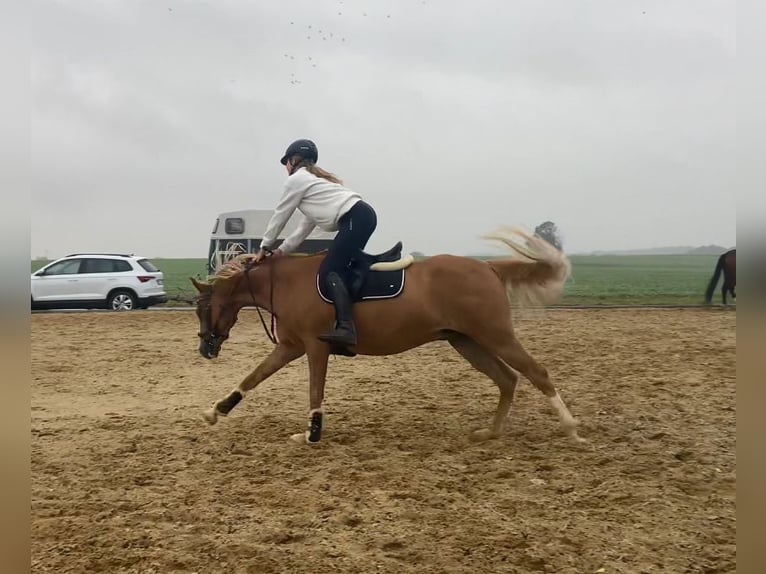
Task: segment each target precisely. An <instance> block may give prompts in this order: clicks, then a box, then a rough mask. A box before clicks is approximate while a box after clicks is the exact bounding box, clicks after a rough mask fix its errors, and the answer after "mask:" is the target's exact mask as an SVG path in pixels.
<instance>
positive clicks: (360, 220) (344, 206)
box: [255, 139, 378, 346]
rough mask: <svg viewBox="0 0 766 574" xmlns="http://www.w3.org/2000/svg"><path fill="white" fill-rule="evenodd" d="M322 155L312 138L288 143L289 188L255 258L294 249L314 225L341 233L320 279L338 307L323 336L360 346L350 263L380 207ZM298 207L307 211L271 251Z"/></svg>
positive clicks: (372, 227) (374, 223)
mask: <svg viewBox="0 0 766 574" xmlns="http://www.w3.org/2000/svg"><path fill="white" fill-rule="evenodd" d="M318 158H319V152H318V151H317V147H316V145H315V144H314V142H312V141H311V140H307V139H299V140H296V141H294V142H293V143H291V144H290V145H289V146H288V148H287V151H285V154H284V156H283V157H282V159H281V163H282V165H284V166H285V167H286V168H287V173H288V177H287V181H286V182H285V189H284V192H283V193H282V198H281V199H280V200H279V203H278V204H277V207H276V209H275V210H274V215H272V217H271V220H270V221H269V224H268V225H267V227H266V231H265V232H264V234H263V240H262V241H261V246H260V250H259V251H258V253H257V254H256V256H255V260H256V261H260V260H261V259H263V258H264V257H265V256H266V254H267V253H269V252H272V253H273V254H274V255H277V256H279V255H282V254H284V253H290V252H291V251H293V250H294V249H296V248H297V247H298V246H299V245H300V244H301V243H302V242H303V240H304V239H306V237H308V235H309V233H311V232H312V231H313V229H314V227H319V228H320V229H323V230H325V231H337V232H338V233H337V234H336V235H335V238H334V239H333V241H332V244H331V245H330V247H329V250H328V252H327V255H326V256H325V258H324V260H323V261H322V263H321V265H320V267H319V279H320V281H322V285H324V286H325V287H326V288H327V290H328V291H329V292H330V294H331V296H332V300H333V306H334V307H335V319H336V321H335V328H334V329H333V330H332V331H330V332H329V333H325V334H322V335H320V336H319V338H320V339H321V340H322V341H325V342H327V343H334V344H340V345H343V346H352V345H355V344H356V329H355V327H354V322H353V318H352V314H351V306H352V302H351V297H350V296H349V292H348V268H349V263H350V261H351V258H352V256H353V255H354V254H355V253H356V252H357V251H359V250H362V249H364V247H365V246H366V245H367V241H368V240H369V238H370V236H371V235H372V233H373V231H375V228H376V226H377V223H378V219H377V215H376V213H375V210H374V209H373V208H372V207H371V206H370V205H369V204H368V203H367V202H365V201H364V200H362V198H361V196H360V195H359V194H358V193H356V192H355V191H352V190H350V189H348V188H347V187H345V186H344V185H343V182H342V181H341V180H340V179H338V178H337V177H336V176H335V175H333V174H332V173H329V172H327V171H325V170H323V169H322V168H321V167H319V166H317V165H316V162H317V159H318ZM296 209H297V210H298V211H300V212H301V213H302V214H303V217H302V218H301V222H300V224H299V225H298V227H297V229H296V230H295V231H294V232H293V233H292V234H291V235H290V236H288V237H287V238H286V239H285V240H284V242H282V245H280V247H279V249H276V250H272V249H271V247H273V245H274V243H275V242H276V239H277V236H278V235H279V233H280V232H281V231H282V229H283V228H284V226H285V224H286V223H287V221H288V220H289V219H290V216H291V215H292V214H293V212H294V211H295V210H296Z"/></svg>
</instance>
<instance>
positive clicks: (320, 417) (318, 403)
mask: <svg viewBox="0 0 766 574" xmlns="http://www.w3.org/2000/svg"><path fill="white" fill-rule="evenodd" d="M306 354H307V355H308V362H309V422H308V429H307V430H306V431H304V432H302V433H298V434H294V435H293V436H292V437H290V438H292V439H293V440H294V441H296V442H299V443H301V444H304V443H305V444H317V443H318V442H319V439H320V438H321V437H322V423H323V422H324V412H323V411H322V401H323V400H324V384H325V379H326V378H327V361H328V359H329V357H330V351H329V347H328V346H327V345H325V344H323V343H319V344H316V345H313V344H312V345H311V347H310V348H309V349H307V350H306Z"/></svg>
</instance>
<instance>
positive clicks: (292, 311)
mask: <svg viewBox="0 0 766 574" xmlns="http://www.w3.org/2000/svg"><path fill="white" fill-rule="evenodd" d="M486 238H487V239H493V240H497V241H500V242H501V243H503V244H505V245H506V246H507V247H509V248H510V249H511V251H512V252H513V254H514V255H516V256H515V257H513V258H508V259H502V260H493V261H489V262H485V261H480V260H476V259H471V258H468V257H459V256H453V255H437V256H433V257H430V258H428V259H425V260H422V261H417V262H414V263H412V258H411V257H410V259H409V260H407V261H405V260H400V262H399V263H397V262H393V263H387V264H386V266H387V267H388V268H389V270H390V269H396V268H397V265H398V266H399V268H404V267H406V269H405V270H404V273H406V286H404V285H403V289H402V290H401V293H400V294H398V295H396V296H395V297H393V298H389V299H386V300H384V299H378V300H363V301H360V302H357V303H356V304H355V305H354V307H353V316H354V321H355V323H356V328H357V336H358V343H357V346H356V348H355V349H353V352H354V353H357V354H361V355H392V354H396V353H401V352H404V351H407V350H409V349H413V348H415V347H418V346H420V345H423V344H425V343H428V342H431V341H437V340H446V341H448V342H449V343H450V345H452V347H454V348H455V350H456V351H457V352H458V353H460V354H461V355H462V356H463V357H464V358H465V359H466V360H467V361H468V362H469V363H470V364H471V365H472V366H473V367H474V368H475V369H477V370H478V371H480V372H482V373H484V374H485V375H486V376H487V377H489V378H490V379H492V380H493V381H494V382H495V383H496V384H497V386H498V388H499V389H500V399H499V403H498V405H497V409H496V412H495V415H494V419H493V421H492V424H491V426H490V427H489V428H487V429H482V430H478V431H474V433H472V436H471V438H472V439H473V440H486V439H489V438H494V437H498V436H500V435H501V433H502V432H503V430H504V428H505V422H506V418H507V416H508V413H509V410H510V407H511V403H512V401H513V397H514V392H515V389H516V383H517V381H518V375H517V373H516V371H518V372H519V373H521V374H522V375H524V376H525V377H526V378H527V379H529V380H530V381H531V382H532V384H533V385H534V386H535V387H536V388H537V389H539V390H540V391H541V392H542V393H543V394H544V395H545V396H546V397H547V398H548V400H549V401H550V405H551V406H552V407H553V409H554V410H555V412H556V413H557V414H558V417H559V419H560V423H561V425H562V427H563V430H564V432H565V433H566V434H567V435H568V436H570V437H571V438H572V439H574V440H576V441H584V439H581V438H580V437H579V436H578V434H577V430H576V427H577V422H576V421H575V419H574V418H573V417H572V415H571V414H570V412H569V410H568V408H567V407H566V405H565V404H564V402H563V401H562V399H561V397H560V396H559V393H558V392H557V390H556V388H555V387H554V385H553V383H552V382H551V379H550V377H549V376H548V371H547V370H546V369H545V367H543V366H542V365H541V364H539V363H538V362H537V361H536V360H535V359H534V358H532V357H531V356H530V355H529V354H528V353H527V352H526V351H525V350H524V348H523V347H522V345H521V343H520V342H519V341H518V340H517V339H516V337H515V335H514V331H513V326H512V324H511V301H512V300H515V301H518V302H520V303H522V304H525V305H530V304H531V305H541V304H543V305H544V304H548V303H551V302H553V301H555V300H557V299H558V298H559V296H560V295H561V291H562V289H563V285H564V283H565V282H566V280H567V278H568V277H569V274H570V271H571V267H570V263H569V260H568V259H567V257H566V256H565V255H564V254H563V253H562V252H560V251H558V250H557V249H555V248H554V247H553V246H551V245H550V244H549V243H547V242H546V241H544V240H543V239H542V238H540V237H539V236H537V235H534V236H533V235H531V234H529V233H527V232H525V231H519V230H501V231H499V232H496V233H494V234H491V235H488V236H486ZM399 248H401V244H399ZM323 256H324V253H322V254H318V255H313V256H303V257H294V256H292V257H291V256H286V257H284V256H283V257H269V258H267V259H265V260H263V261H261V262H260V263H258V264H252V262H251V261H249V260H248V258H247V257H246V256H245V257H240V258H239V259H237V260H234V261H232V262H230V263H229V264H227V265H226V266H225V267H224V268H222V269H221V270H220V271H219V272H218V273H217V274H216V276H214V277H213V278H212V279H211V280H210V282H209V283H208V282H205V283H203V282H199V281H196V280H195V279H193V278H192V279H191V280H192V283H194V285H195V287H196V288H197V290H198V291H199V293H200V296H199V299H198V302H197V316H198V318H199V322H200V332H199V337H200V346H199V351H200V353H201V354H202V355H203V356H204V357H206V358H208V359H210V358H213V357H216V356H218V353H219V352H220V349H221V345H222V343H223V342H224V341H225V340H226V339H227V338H228V336H229V331H230V330H231V328H232V327H233V325H234V324H235V322H236V321H237V314H238V312H239V310H240V309H241V308H242V307H244V306H256V307H257V308H261V309H266V310H268V311H269V312H270V313H271V314H272V317H273V318H274V320H275V322H276V337H275V341H276V347H275V348H274V350H273V351H272V352H271V354H270V355H269V356H268V357H267V358H266V359H265V360H263V362H261V363H260V364H259V365H258V366H257V367H256V368H255V370H254V371H253V372H252V373H251V374H249V375H248V376H247V377H245V379H244V380H243V381H242V382H241V383H239V385H238V386H237V387H236V388H235V389H234V390H232V391H231V392H230V393H229V394H228V395H227V396H226V397H224V398H223V399H221V400H219V401H217V402H216V403H215V404H214V405H213V406H212V408H211V409H210V410H208V411H206V412H205V413H204V418H205V420H207V422H208V423H209V424H215V423H216V421H217V420H218V417H219V416H225V415H227V414H228V413H229V412H230V411H231V410H232V409H233V408H234V407H235V406H236V405H237V403H239V402H240V401H241V400H242V399H243V398H244V396H245V394H246V393H247V392H249V391H251V390H252V389H254V388H255V387H256V386H257V385H258V384H260V383H261V382H263V381H264V380H265V379H266V378H268V377H269V376H271V375H272V374H274V373H275V372H276V371H278V370H279V369H281V368H282V367H284V366H285V365H286V364H288V363H290V362H291V361H294V360H295V359H298V358H299V357H302V356H303V355H304V354H305V355H307V358H308V366H309V397H310V401H309V402H310V404H309V409H310V410H309V425H308V430H307V431H305V432H304V433H299V434H296V435H293V437H292V438H293V439H294V440H297V441H299V442H301V443H304V442H306V443H309V444H312V443H316V442H318V441H319V439H320V435H321V431H322V422H323V414H322V401H323V398H324V388H325V378H326V375H327V364H328V357H329V355H330V354H331V353H334V352H335V350H333V349H331V348H330V346H329V345H328V344H327V343H325V342H323V341H320V340H319V339H318V336H319V335H320V334H321V333H323V332H325V331H326V330H327V328H328V327H329V326H330V325H332V322H333V318H334V314H333V310H332V306H331V305H330V304H329V303H328V302H327V301H326V300H323V299H322V298H321V297H320V295H319V293H318V290H317V285H318V282H317V280H316V278H317V273H318V270H319V264H320V262H321V260H322V257H323ZM365 257H366V258H374V257H375V256H370V255H367V254H365V253H360V254H359V258H360V259H361V258H365ZM373 269H374V266H373ZM375 273H378V271H374V270H370V271H368V274H369V275H374V274H375Z"/></svg>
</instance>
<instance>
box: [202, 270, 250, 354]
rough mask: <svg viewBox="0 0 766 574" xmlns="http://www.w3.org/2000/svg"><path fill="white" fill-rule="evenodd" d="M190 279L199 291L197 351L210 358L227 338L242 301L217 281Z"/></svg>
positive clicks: (235, 320)
mask: <svg viewBox="0 0 766 574" xmlns="http://www.w3.org/2000/svg"><path fill="white" fill-rule="evenodd" d="M190 279H191V282H192V283H193V284H194V286H195V287H196V288H197V291H199V297H198V298H197V309H196V311H197V318H198V319H199V333H198V334H199V339H200V341H199V352H200V354H201V355H202V356H203V357H205V358H206V359H212V358H214V357H217V356H218V353H219V352H220V351H221V345H222V344H223V342H224V341H225V340H226V339H228V338H229V332H230V331H231V328H232V327H233V326H234V324H235V323H236V322H237V316H238V314H239V310H240V309H241V308H242V303H241V302H238V298H236V297H233V296H232V295H233V294H232V289H231V287H230V286H226V285H223V284H221V283H218V282H213V283H202V282H200V281H197V280H196V279H194V278H193V277H192V278H190ZM227 287H228V288H227Z"/></svg>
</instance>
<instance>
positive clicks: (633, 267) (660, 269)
mask: <svg viewBox="0 0 766 574" xmlns="http://www.w3.org/2000/svg"><path fill="white" fill-rule="evenodd" d="M570 259H571V261H572V278H571V279H570V281H569V283H567V285H566V288H565V290H564V300H563V301H562V304H564V305H616V304H639V305H676V304H682V305H688V304H698V303H702V301H703V295H704V292H705V287H706V286H707V282H708V281H709V280H710V277H711V276H712V274H713V269H714V268H715V262H716V256H714V255H595V256H590V255H589V256H584V255H573V256H571V257H570ZM152 261H153V262H154V264H155V265H156V266H157V267H159V268H160V270H161V271H162V272H163V273H164V274H165V285H166V290H167V292H168V296H169V297H170V298H171V299H174V300H176V301H170V302H169V303H168V304H169V305H173V304H179V301H181V303H180V304H184V303H182V301H183V300H184V299H188V298H190V297H191V296H193V295H194V287H193V286H192V284H191V283H190V282H189V277H190V276H198V277H200V278H204V277H205V275H206V269H205V259H152ZM44 264H45V262H44V261H32V271H35V270H36V269H39V268H40V267H41V266H42V265H44ZM715 301H716V302H720V297H719V296H718V295H717V294H716V299H715Z"/></svg>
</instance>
